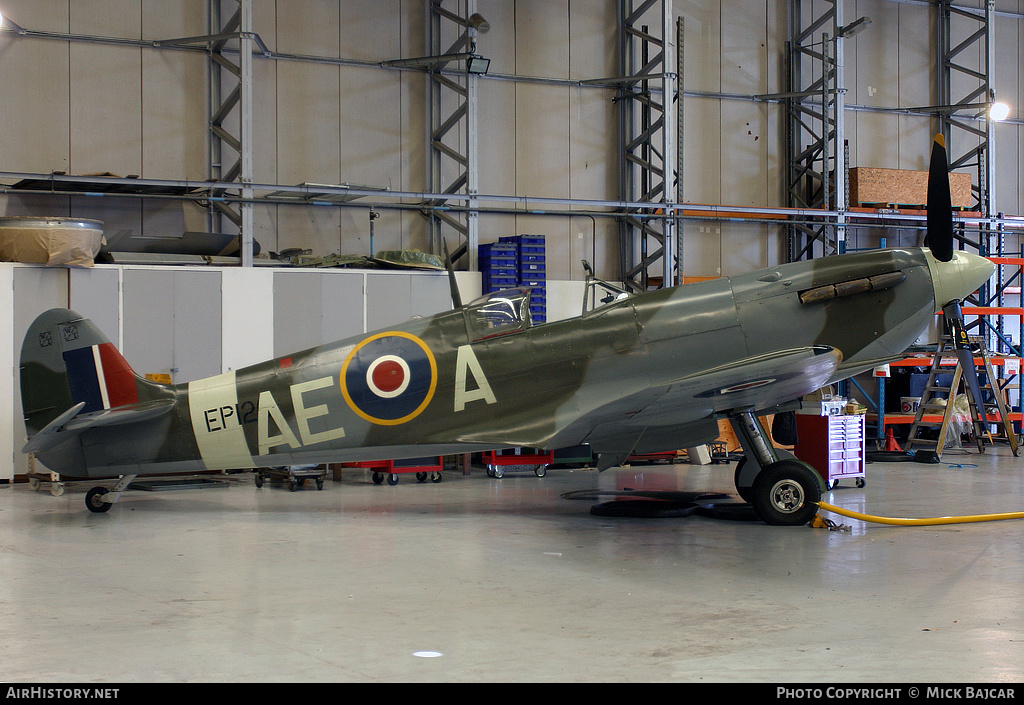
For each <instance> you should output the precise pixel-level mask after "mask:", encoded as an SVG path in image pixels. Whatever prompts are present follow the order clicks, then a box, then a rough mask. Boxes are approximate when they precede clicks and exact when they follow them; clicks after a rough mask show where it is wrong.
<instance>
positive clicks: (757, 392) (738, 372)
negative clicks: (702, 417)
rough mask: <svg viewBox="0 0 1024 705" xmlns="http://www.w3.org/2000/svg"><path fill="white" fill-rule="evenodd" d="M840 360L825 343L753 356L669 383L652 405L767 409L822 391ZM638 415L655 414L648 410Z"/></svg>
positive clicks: (711, 408)
mask: <svg viewBox="0 0 1024 705" xmlns="http://www.w3.org/2000/svg"><path fill="white" fill-rule="evenodd" d="M842 361H843V354H842V353H841V352H840V351H839V350H836V349H835V348H832V347H829V346H827V345H813V346H810V347H802V348H791V349H789V350H779V351H776V352H771V353H765V354H763V355H754V356H752V357H746V358H743V359H741V360H736V361H734V362H729V363H726V364H724V365H719V366H717V367H712V368H710V369H707V370H704V371H701V372H697V373H694V374H689V375H686V376H685V377H681V378H679V379H677V380H675V381H673V382H672V383H671V384H670V385H669V387H668V389H667V391H666V393H665V395H664V396H662V397H661V398H660V399H659V400H658V404H656V405H655V406H662V405H663V404H665V403H669V404H671V403H672V402H673V401H677V402H682V403H684V404H686V403H690V404H693V405H694V406H697V407H701V406H705V405H706V407H707V408H709V409H710V410H712V411H713V412H715V413H719V412H724V411H729V410H730V409H743V408H751V409H766V408H768V407H772V406H775V405H777V404H780V403H783V402H786V401H790V400H792V399H796V398H797V397H801V396H803V395H804V394H809V393H810V392H813V391H814V390H816V389H820V388H821V387H823V386H824V385H825V384H826V382H828V380H829V379H831V378H832V376H833V375H834V374H835V372H836V370H837V369H838V368H839V366H840V364H841V363H842ZM642 413H645V414H646V413H657V409H652V408H651V407H648V408H647V409H644V412H642Z"/></svg>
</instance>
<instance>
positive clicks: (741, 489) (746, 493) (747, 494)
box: [732, 456, 754, 504]
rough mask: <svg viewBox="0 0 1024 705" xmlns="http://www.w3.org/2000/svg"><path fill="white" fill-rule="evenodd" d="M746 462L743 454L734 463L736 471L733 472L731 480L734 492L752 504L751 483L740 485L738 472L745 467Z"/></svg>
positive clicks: (752, 490) (752, 491)
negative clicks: (734, 487)
mask: <svg viewBox="0 0 1024 705" xmlns="http://www.w3.org/2000/svg"><path fill="white" fill-rule="evenodd" d="M747 462H748V461H747V458H746V457H745V456H744V457H742V458H740V459H739V462H737V463H736V472H735V473H733V476H732V481H733V484H734V485H735V486H736V493H737V494H738V495H739V496H740V499H742V500H743V501H744V502H746V503H747V504H752V503H753V501H754V487H753V485H740V474H741V473H742V472H743V469H744V468H745V467H746V464H747Z"/></svg>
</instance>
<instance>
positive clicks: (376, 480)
mask: <svg viewBox="0 0 1024 705" xmlns="http://www.w3.org/2000/svg"><path fill="white" fill-rule="evenodd" d="M382 482H384V473H382V472H375V473H373V484H375V485H379V484H381V483H382Z"/></svg>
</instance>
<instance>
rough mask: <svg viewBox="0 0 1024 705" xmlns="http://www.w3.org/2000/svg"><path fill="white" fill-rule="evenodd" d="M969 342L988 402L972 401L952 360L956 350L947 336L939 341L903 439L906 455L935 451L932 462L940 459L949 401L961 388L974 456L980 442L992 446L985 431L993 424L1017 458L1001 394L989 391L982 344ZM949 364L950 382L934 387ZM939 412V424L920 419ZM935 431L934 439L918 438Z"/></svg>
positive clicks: (991, 380)
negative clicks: (1002, 432)
mask: <svg viewBox="0 0 1024 705" xmlns="http://www.w3.org/2000/svg"><path fill="white" fill-rule="evenodd" d="M970 342H971V344H972V347H977V348H978V350H979V352H978V353H977V354H976V355H975V357H978V356H980V358H981V364H980V365H978V366H977V367H976V368H975V369H976V371H977V372H978V373H981V372H984V374H985V376H986V378H987V381H988V383H987V384H985V385H982V386H981V392H982V396H983V397H984V396H985V392H986V391H987V392H990V393H991V396H992V401H988V402H986V401H985V400H984V399H975V398H974V395H973V394H972V393H971V387H970V385H969V384H968V383H967V380H966V379H965V376H964V370H963V366H962V365H961V364H960V362H959V360H958V359H957V358H956V348H955V346H954V343H953V340H952V338H951V337H949V336H945V337H943V338H941V339H940V340H939V344H938V346H937V349H936V351H935V357H933V358H932V364H931V368H930V370H929V372H928V380H927V382H926V383H925V388H924V391H923V392H922V394H921V402H920V404H919V405H918V407H917V413H916V414H915V415H914V422H913V423H912V424H911V426H910V432H909V433H908V435H907V442H906V445H905V450H906V451H907V452H908V453H909V452H911V451H914V450H918V449H921V448H929V449H932V450H934V451H935V455H936V458H939V457H941V456H942V451H943V449H944V448H945V445H946V437H947V435H948V432H949V424H950V421H951V420H952V418H953V407H954V404H953V400H954V399H955V398H956V396H957V392H959V391H960V390H961V388H962V389H963V393H964V394H965V395H966V397H967V402H968V409H969V415H970V419H971V427H972V429H973V430H972V436H973V438H974V442H975V444H976V445H977V447H978V452H981V453H984V452H985V446H984V442H985V439H986V438H987V439H988V442H989V443H991V444H994V443H995V440H994V439H993V437H992V434H991V432H990V431H989V430H988V425H989V423H996V424H1000V425H1002V426H1003V428H1004V430H1005V432H1006V437H1007V440H1008V441H1009V443H1010V448H1011V450H1012V451H1013V454H1014V455H1015V456H1016V455H1017V454H1018V452H1019V447H1018V445H1017V436H1016V434H1015V433H1014V430H1013V423H1012V422H1011V421H1010V416H1009V413H1008V412H1007V409H1006V404H1005V403H1004V401H1003V396H1002V394H1001V390H999V389H998V388H997V387H993V385H994V384H995V379H996V376H995V370H994V369H993V366H992V361H991V359H990V358H989V356H988V352H987V350H986V349H985V343H984V340H983V339H981V338H973V337H972V338H970ZM950 360H955V361H956V367H955V369H954V370H953V380H952V382H951V383H950V386H948V387H945V386H942V385H939V384H938V383H937V378H938V376H939V375H940V374H948V373H949V369H950V366H951V364H950ZM940 393H945V395H946V398H945V399H942V398H941V397H940V396H939V394H940ZM940 410H941V413H942V420H941V421H926V420H925V419H924V417H925V416H926V415H928V416H934V415H937V414H938V413H940ZM990 416H991V417H992V418H993V420H992V421H989V417H990ZM935 428H937V429H938V438H935V439H929V438H922V437H920V436H919V434H920V432H921V431H922V430H924V429H935Z"/></svg>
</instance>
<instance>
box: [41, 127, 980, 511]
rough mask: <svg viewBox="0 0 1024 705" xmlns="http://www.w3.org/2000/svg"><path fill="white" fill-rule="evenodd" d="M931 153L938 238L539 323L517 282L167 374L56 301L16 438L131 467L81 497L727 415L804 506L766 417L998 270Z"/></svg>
mask: <svg viewBox="0 0 1024 705" xmlns="http://www.w3.org/2000/svg"><path fill="white" fill-rule="evenodd" d="M935 154H937V157H935V156H934V155H935ZM934 159H937V161H939V162H940V164H939V166H937V167H935V169H936V171H937V173H938V175H939V178H938V179H937V181H938V182H939V183H940V184H941V183H944V184H945V192H946V193H945V201H944V204H945V205H942V201H943V198H942V195H941V193H940V194H939V195H937V196H931V195H930V196H929V200H930V201H936V202H939V204H940V205H939V208H938V210H937V211H935V212H936V213H937V215H936V218H935V220H934V222H930V223H929V233H928V245H929V248H930V249H917V248H908V249H883V250H877V251H869V252H859V253H854V254H844V255H836V256H831V257H825V258H821V259H815V260H810V261H801V262H794V263H790V264H782V265H778V266H775V267H769V268H767V269H763V270H760V271H756V272H751V273H749V274H743V275H740V276H733V277H722V278H719V279H714V280H710V281H704V282H700V283H695V284H688V285H684V286H679V287H674V288H665V289H659V290H655V291H650V292H644V293H640V294H637V295H625V294H622V295H619V296H614V297H610V299H611V300H610V301H608V302H607V303H605V304H604V305H601V306H598V307H596V308H594V309H592V310H589V311H584V312H583V314H582V315H581V316H579V317H577V318H572V319H568V320H562V321H556V322H550V323H546V324H540V325H533V324H532V323H531V319H530V313H529V311H530V309H529V302H530V290H529V289H512V290H508V291H501V292H497V293H491V294H487V295H485V296H483V297H481V298H479V299H477V300H476V301H473V302H471V303H469V304H466V305H461V304H460V303H459V302H458V300H457V299H456V307H455V308H454V309H453V310H451V311H447V312H443V313H439V314H437V315H434V316H431V317H429V318H423V319H417V320H411V321H408V322H406V323H404V324H402V325H398V326H394V327H391V328H388V329H386V330H380V331H377V332H372V333H368V334H365V335H360V336H356V337H353V338H349V339H346V340H342V341H340V342H337V343H333V344H330V345H323V346H320V347H315V348H312V349H309V350H305V351H302V352H297V353H294V354H292V355H288V356H286V357H281V358H278V359H274V360H270V361H268V362H264V363H261V364H257V365H253V366H251V367H246V368H243V369H239V370H233V371H229V372H225V373H223V374H219V375H215V376H213V377H210V378H207V379H200V380H196V381H193V382H188V383H186V384H178V385H164V384H158V383H154V382H151V381H147V380H146V379H144V378H141V377H139V376H138V375H137V374H135V373H134V372H133V371H132V369H131V367H129V365H128V363H127V362H126V361H125V360H124V359H123V358H122V357H121V355H120V354H119V353H118V351H117V350H116V349H115V347H114V346H113V344H111V343H110V342H108V341H107V340H106V338H105V337H104V336H103V334H102V333H101V332H100V331H99V329H98V328H97V327H96V326H95V325H94V324H93V323H91V322H90V321H88V320H86V319H83V318H82V317H81V316H79V315H78V314H76V313H74V312H72V311H68V310H65V309H52V310H50V311H47V312H45V313H43V314H41V315H40V316H39V317H38V318H37V319H36V320H35V322H34V323H33V324H32V325H31V327H30V329H29V330H28V333H27V334H26V337H25V341H24V344H23V347H22V352H21V389H22V404H23V409H24V416H25V423H26V428H27V430H28V434H29V440H28V443H27V445H26V446H25V447H24V452H26V453H34V454H35V456H36V457H37V458H38V459H39V460H40V461H41V462H42V463H43V464H44V465H45V466H46V467H47V468H49V469H51V470H54V471H56V472H59V473H60V474H61V476H62V477H64V478H72V479H73V478H116V477H120V479H119V480H118V481H117V483H116V484H115V485H114V487H113V488H110V489H108V488H106V487H95V488H93V489H92V490H90V491H89V492H88V493H87V496H86V505H87V506H88V508H89V509H90V510H92V511H94V512H103V511H106V510H107V509H109V508H110V506H111V503H113V502H116V501H117V500H118V498H119V497H120V494H121V492H122V491H123V490H124V489H125V488H126V487H127V486H128V483H129V482H131V480H132V479H133V478H134V477H135V476H137V475H144V474H154V473H187V472H194V471H202V470H222V469H243V468H257V467H268V466H282V465H299V464H308V463H325V462H345V461H358V460H374V459H388V458H391V459H397V458H405V457H419V456H423V455H428V454H430V455H444V454H453V453H466V452H474V451H481V450H489V449H497V448H507V447H515V446H521V447H529V448H543V449H557V448H563V447H569V446H576V445H580V444H589V445H590V446H591V447H592V449H593V451H594V452H595V453H597V454H598V457H599V463H598V469H601V470H603V469H606V468H609V467H612V466H615V465H617V464H619V463H621V462H622V461H623V460H625V459H626V458H627V457H628V456H630V455H631V454H637V453H650V452H657V451H666V450H674V449H678V448H689V447H695V446H699V445H701V444H705V443H708V442H710V441H712V440H714V439H715V438H716V437H717V436H718V432H719V431H718V423H717V420H718V419H720V418H728V419H729V420H730V422H731V423H732V425H733V427H734V428H735V430H736V432H737V436H738V438H739V439H740V440H741V442H742V445H743V448H744V451H745V456H746V457H745V459H744V460H742V461H741V462H740V464H739V466H738V469H737V471H736V475H735V483H736V488H737V490H738V492H739V494H740V496H741V497H742V498H743V499H745V500H746V501H748V502H750V503H751V504H752V505H753V508H754V510H755V512H756V513H757V515H758V516H759V517H760V518H761V519H762V520H764V521H765V522H767V523H770V524H803V523H806V522H807V521H809V520H810V519H811V518H812V517H813V516H814V514H815V512H816V510H817V505H816V502H817V501H818V499H819V498H820V494H821V490H822V480H821V477H820V475H819V474H818V473H817V472H816V471H815V470H814V469H813V468H811V467H810V466H809V465H807V464H806V463H803V462H800V461H798V460H796V459H795V458H794V457H793V456H792V455H791V454H789V453H787V452H786V451H783V450H780V449H776V448H775V447H773V445H772V443H771V441H770V439H769V437H768V435H767V434H766V433H765V431H764V429H763V428H762V426H761V424H760V422H759V421H758V415H759V414H764V413H770V412H772V411H774V410H777V409H779V408H780V405H784V404H786V403H788V402H791V401H793V400H795V399H798V398H800V397H801V396H803V395H805V394H808V393H811V392H813V391H815V390H817V389H819V388H821V387H823V386H825V385H827V384H829V383H832V382H835V381H837V380H841V379H844V378H848V377H850V376H852V375H855V374H857V373H859V372H862V371H865V370H869V369H871V368H873V367H875V366H877V365H879V364H882V363H884V362H886V361H890V360H893V359H898V358H899V357H901V355H902V353H903V351H904V350H905V349H906V348H907V347H908V346H909V345H910V344H912V343H913V342H914V340H915V339H916V338H917V336H918V334H919V333H920V332H921V331H922V330H923V329H924V328H925V327H926V326H927V325H928V323H929V321H930V320H932V319H933V318H934V316H935V314H936V313H938V312H942V311H944V310H945V312H946V314H947V317H948V318H949V319H950V321H951V322H952V323H954V324H956V323H958V311H959V308H958V307H959V302H960V301H961V300H962V299H964V298H965V297H967V296H968V295H970V294H971V293H973V292H974V291H975V290H976V289H978V287H979V286H981V285H982V284H983V283H984V282H985V281H987V280H988V279H989V277H990V276H991V274H992V272H993V265H992V264H991V263H990V262H989V261H988V260H986V259H984V258H981V257H978V256H975V255H971V254H967V253H964V252H954V251H953V246H952V215H951V211H950V207H949V195H948V189H949V183H948V175H947V174H946V169H945V151H944V148H942V146H941V144H939V143H938V141H937V144H936V146H935V147H934V148H933V160H934ZM941 190H942V189H941V188H940V189H939V191H940V192H941ZM930 192H931V189H930ZM932 205H934V204H932ZM933 210H935V209H933ZM968 354H969V351H968ZM971 368H972V369H973V366H971Z"/></svg>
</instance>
